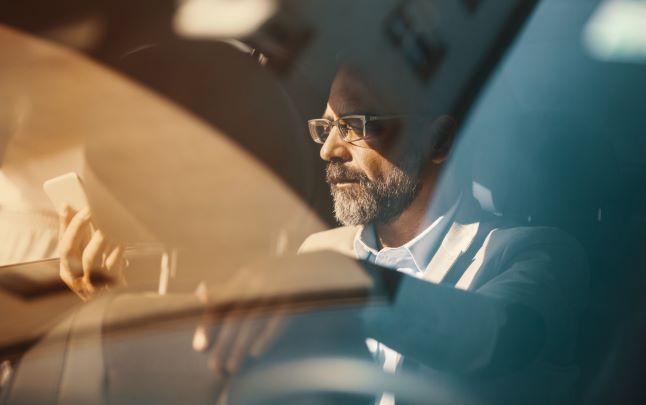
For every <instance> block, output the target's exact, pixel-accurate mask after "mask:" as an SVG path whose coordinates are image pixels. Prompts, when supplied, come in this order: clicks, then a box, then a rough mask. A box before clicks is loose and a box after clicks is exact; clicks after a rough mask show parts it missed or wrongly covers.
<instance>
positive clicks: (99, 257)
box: [58, 207, 127, 300]
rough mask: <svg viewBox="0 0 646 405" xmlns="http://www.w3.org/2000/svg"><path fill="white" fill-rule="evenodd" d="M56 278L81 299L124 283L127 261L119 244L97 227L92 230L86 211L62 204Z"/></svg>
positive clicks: (88, 214)
mask: <svg viewBox="0 0 646 405" xmlns="http://www.w3.org/2000/svg"><path fill="white" fill-rule="evenodd" d="M59 219H60V226H59V234H58V253H59V256H60V277H61V279H62V280H63V282H65V284H67V286H68V287H69V288H70V289H71V290H72V291H74V292H75V293H76V294H77V295H78V296H79V297H81V298H82V299H83V300H87V299H89V298H90V297H92V295H94V293H95V292H96V291H97V290H98V289H100V288H106V287H107V286H108V285H109V284H114V283H120V284H123V283H125V278H124V276H123V269H124V268H125V267H126V266H127V261H126V260H125V259H124V257H123V251H124V249H123V246H121V245H113V244H112V243H110V242H109V241H108V240H107V239H106V237H105V235H104V234H103V232H101V230H96V231H93V230H92V227H91V224H90V220H91V218H90V211H89V210H88V209H83V210H81V211H79V212H75V211H74V210H73V209H71V208H70V207H65V209H64V210H63V212H62V213H60V215H59Z"/></svg>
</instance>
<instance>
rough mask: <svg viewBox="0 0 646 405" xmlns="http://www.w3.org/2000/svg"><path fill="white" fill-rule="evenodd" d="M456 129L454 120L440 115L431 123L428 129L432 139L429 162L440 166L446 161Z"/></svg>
mask: <svg viewBox="0 0 646 405" xmlns="http://www.w3.org/2000/svg"><path fill="white" fill-rule="evenodd" d="M457 127H458V125H457V123H456V121H455V119H453V117H451V116H449V115H442V116H440V117H438V118H436V119H435V120H434V121H433V123H432V124H431V128H430V132H431V133H430V136H431V139H433V146H432V147H431V148H432V149H431V161H432V162H433V163H435V164H440V163H443V162H444V161H445V160H446V158H447V157H448V155H449V151H450V150H451V146H453V140H454V139H455V133H456V132H457Z"/></svg>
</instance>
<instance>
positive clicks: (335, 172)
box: [325, 163, 370, 184]
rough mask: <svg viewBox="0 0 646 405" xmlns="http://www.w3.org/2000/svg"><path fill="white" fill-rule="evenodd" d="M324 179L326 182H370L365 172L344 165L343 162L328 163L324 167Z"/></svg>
mask: <svg viewBox="0 0 646 405" xmlns="http://www.w3.org/2000/svg"><path fill="white" fill-rule="evenodd" d="M325 181H326V182H327V183H328V184H333V183H344V182H357V183H362V184H365V183H369V182H370V180H369V179H368V176H366V175H365V173H363V172H361V171H359V170H356V169H352V168H350V167H348V166H345V165H344V164H343V163H328V164H327V167H326V168H325Z"/></svg>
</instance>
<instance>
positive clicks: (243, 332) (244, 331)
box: [225, 318, 260, 374]
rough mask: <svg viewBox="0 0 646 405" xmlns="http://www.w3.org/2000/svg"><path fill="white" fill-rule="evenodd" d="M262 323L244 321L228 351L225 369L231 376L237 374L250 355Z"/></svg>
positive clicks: (253, 320)
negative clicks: (250, 349)
mask: <svg viewBox="0 0 646 405" xmlns="http://www.w3.org/2000/svg"><path fill="white" fill-rule="evenodd" d="M259 323H260V321H259V320H258V319H257V318H256V319H254V318H251V319H247V320H244V321H242V324H241V326H240V328H239V331H238V333H237V335H236V336H235V339H233V341H232V342H231V349H230V350H229V351H228V355H227V359H226V363H225V369H226V371H227V372H229V373H230V374H234V373H237V372H238V370H240V367H241V366H242V364H243V363H244V361H245V359H246V358H247V356H248V354H249V348H250V347H251V345H252V343H253V341H254V338H255V337H256V336H257V334H258V332H259V329H260V327H259Z"/></svg>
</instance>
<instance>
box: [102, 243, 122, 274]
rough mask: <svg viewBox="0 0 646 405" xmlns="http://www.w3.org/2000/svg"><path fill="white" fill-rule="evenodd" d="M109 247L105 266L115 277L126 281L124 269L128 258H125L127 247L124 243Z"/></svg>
mask: <svg viewBox="0 0 646 405" xmlns="http://www.w3.org/2000/svg"><path fill="white" fill-rule="evenodd" d="M109 249H110V250H108V252H109V253H108V254H107V257H106V258H105V268H106V270H107V271H108V272H109V273H110V274H111V276H112V277H113V278H114V279H116V280H119V282H125V277H124V275H123V270H124V269H125V268H126V260H125V259H124V258H123V253H124V251H125V249H124V248H123V246H122V245H117V246H116V247H114V248H109Z"/></svg>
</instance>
